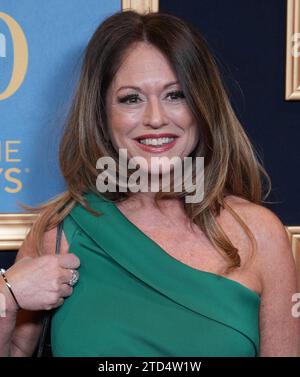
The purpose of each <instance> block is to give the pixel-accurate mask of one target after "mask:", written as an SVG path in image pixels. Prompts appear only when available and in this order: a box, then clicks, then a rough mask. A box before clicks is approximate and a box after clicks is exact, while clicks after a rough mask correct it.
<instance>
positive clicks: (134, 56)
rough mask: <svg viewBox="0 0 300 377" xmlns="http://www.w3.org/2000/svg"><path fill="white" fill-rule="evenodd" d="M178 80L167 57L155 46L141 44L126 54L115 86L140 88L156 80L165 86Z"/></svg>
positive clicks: (116, 76) (115, 78)
mask: <svg viewBox="0 0 300 377" xmlns="http://www.w3.org/2000/svg"><path fill="white" fill-rule="evenodd" d="M176 79H177V78H176V74H175V72H174V70H173V68H172V66H171V65H170V63H169V62H168V60H167V59H166V58H165V56H164V55H163V54H162V53H161V52H160V51H159V50H158V49H157V48H156V47H154V46H153V45H150V44H148V43H144V42H139V43H138V44H135V45H134V46H132V47H130V48H129V49H128V51H127V52H126V53H125V55H124V58H123V60H122V63H121V66H120V68H119V69H118V71H117V73H116V75H115V77H114V80H113V86H114V87H115V86H120V85H123V84H124V83H126V84H128V83H130V84H132V85H133V84H136V85H137V86H138V84H142V83H143V82H150V81H154V80H155V81H156V82H159V83H160V84H162V85H163V84H164V83H165V82H169V81H175V80H176Z"/></svg>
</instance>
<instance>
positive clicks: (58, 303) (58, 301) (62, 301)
mask: <svg viewBox="0 0 300 377" xmlns="http://www.w3.org/2000/svg"><path fill="white" fill-rule="evenodd" d="M64 301H65V300H64V299H63V298H62V297H61V298H59V299H58V300H57V303H56V304H54V305H53V306H52V309H55V308H58V307H59V306H61V305H62V304H63V303H64Z"/></svg>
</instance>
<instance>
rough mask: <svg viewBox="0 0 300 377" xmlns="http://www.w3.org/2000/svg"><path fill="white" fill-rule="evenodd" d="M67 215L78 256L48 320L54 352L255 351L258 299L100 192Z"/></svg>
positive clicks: (73, 250)
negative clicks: (176, 249)
mask: <svg viewBox="0 0 300 377" xmlns="http://www.w3.org/2000/svg"><path fill="white" fill-rule="evenodd" d="M85 196H86V198H87V200H88V203H89V205H90V206H91V207H92V208H94V209H96V210H97V211H100V212H101V216H98V217H97V216H94V215H93V214H91V213H90V212H88V211H87V210H86V209H85V208H83V207H82V206H81V205H80V204H77V205H76V206H75V207H74V208H73V209H72V211H71V213H70V214H69V215H68V216H67V217H66V218H65V220H64V232H65V235H66V237H67V240H68V242H69V246H70V249H69V252H71V253H74V254H76V255H77V256H78V257H79V258H80V261H81V265H80V268H79V272H80V280H79V282H78V283H77V285H76V286H75V287H74V291H73V294H72V296H70V297H69V298H67V299H66V300H65V303H64V304H63V305H62V306H61V307H60V308H58V309H57V310H56V312H55V313H54V315H53V319H52V325H51V337H52V350H53V354H54V356H141V357H149V356H156V357H162V356H194V357H199V356H200V357H205V356H250V357H251V356H258V353H259V306H260V296H259V295H258V294H257V293H256V292H254V291H253V290H251V289H249V288H247V287H246V286H244V285H242V284H240V283H238V282H236V281H234V280H231V279H228V278H226V277H223V276H220V275H217V274H214V273H210V272H205V271H201V270H198V269H195V268H193V267H190V266H188V265H186V264H184V263H182V262H180V261H179V260H177V259H175V258H174V257H172V256H171V255H170V254H168V253H167V252H166V251H165V250H163V249H162V248H161V247H160V246H159V245H158V244H157V243H156V242H154V241H153V240H152V239H151V238H149V237H148V236H147V235H146V234H145V233H143V232H142V231H141V230H140V229H139V228H138V227H136V226H135V225H134V224H133V223H132V222H130V221H129V220H128V219H127V218H126V217H125V215H123V214H122V212H121V211H120V210H119V209H118V208H117V207H116V205H115V204H114V203H112V202H110V201H108V200H106V199H104V198H103V197H101V196H100V194H99V195H98V194H95V193H92V192H90V193H88V194H86V195H85Z"/></svg>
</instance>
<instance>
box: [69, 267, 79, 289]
mask: <svg viewBox="0 0 300 377" xmlns="http://www.w3.org/2000/svg"><path fill="white" fill-rule="evenodd" d="M78 280H79V272H78V271H77V270H72V277H71V279H70V280H69V283H68V284H69V285H70V286H71V287H73V285H75V284H76V283H77V282H78Z"/></svg>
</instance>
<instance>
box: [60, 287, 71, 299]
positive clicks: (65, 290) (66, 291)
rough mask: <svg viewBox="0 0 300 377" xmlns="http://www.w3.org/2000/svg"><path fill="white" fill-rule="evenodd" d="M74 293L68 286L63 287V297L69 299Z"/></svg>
mask: <svg viewBox="0 0 300 377" xmlns="http://www.w3.org/2000/svg"><path fill="white" fill-rule="evenodd" d="M72 293H73V288H72V287H71V286H70V285H68V284H63V285H62V287H61V296H62V297H69V296H71V294H72Z"/></svg>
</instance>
